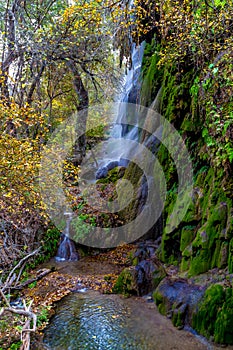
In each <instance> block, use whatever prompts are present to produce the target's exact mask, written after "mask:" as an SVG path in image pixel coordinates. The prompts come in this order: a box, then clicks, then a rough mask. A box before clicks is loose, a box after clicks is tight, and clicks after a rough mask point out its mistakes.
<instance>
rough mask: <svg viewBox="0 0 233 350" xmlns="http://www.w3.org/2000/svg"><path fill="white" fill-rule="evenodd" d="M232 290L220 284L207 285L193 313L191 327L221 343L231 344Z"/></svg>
mask: <svg viewBox="0 0 233 350" xmlns="http://www.w3.org/2000/svg"><path fill="white" fill-rule="evenodd" d="M232 324H233V290H232V288H227V289H226V290H224V288H223V286H222V285H219V284H215V285H213V286H211V287H209V288H208V289H207V290H206V292H205V295H204V298H203V300H202V301H201V302H200V303H199V306H198V309H197V311H196V313H195V314H194V315H193V324H192V326H193V328H194V329H196V330H197V331H198V332H199V333H200V334H202V335H204V336H205V337H207V338H209V337H210V336H213V337H214V341H215V342H217V343H222V344H233V328H232Z"/></svg>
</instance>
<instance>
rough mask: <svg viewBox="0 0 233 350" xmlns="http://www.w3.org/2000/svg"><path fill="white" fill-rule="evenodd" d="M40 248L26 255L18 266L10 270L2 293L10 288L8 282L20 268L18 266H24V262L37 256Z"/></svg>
mask: <svg viewBox="0 0 233 350" xmlns="http://www.w3.org/2000/svg"><path fill="white" fill-rule="evenodd" d="M40 249H41V248H38V249H36V250H34V251H33V252H32V253H30V254H28V255H26V256H25V257H24V258H23V259H21V260H20V261H19V262H18V264H17V265H16V266H15V267H14V268H13V269H12V270H11V272H10V273H9V275H8V277H7V279H6V282H5V286H4V287H3V289H2V290H3V292H4V290H6V289H7V288H9V287H10V284H9V282H10V280H11V277H12V276H13V275H14V272H15V271H16V270H17V269H18V268H20V266H22V265H23V264H24V262H25V261H27V260H28V259H30V258H31V257H32V256H34V255H35V254H37V253H38V252H39V251H40Z"/></svg>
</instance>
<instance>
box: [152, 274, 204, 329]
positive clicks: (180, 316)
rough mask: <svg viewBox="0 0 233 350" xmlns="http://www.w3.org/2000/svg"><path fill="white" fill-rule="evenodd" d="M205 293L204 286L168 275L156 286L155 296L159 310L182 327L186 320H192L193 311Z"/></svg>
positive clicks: (175, 324)
mask: <svg viewBox="0 0 233 350" xmlns="http://www.w3.org/2000/svg"><path fill="white" fill-rule="evenodd" d="M203 294H204V288H203V287H200V286H197V285H194V284H190V283H189V282H188V280H185V279H172V278H170V277H167V278H165V279H163V280H162V282H161V283H160V284H159V286H158V287H157V288H156V290H155V291H154V293H153V298H154V301H155V303H156V305H157V307H158V310H159V312H160V313H161V314H163V315H166V316H168V317H169V318H171V320H172V323H173V324H174V326H176V327H178V328H182V327H183V326H184V324H185V322H186V321H188V322H191V317H192V311H193V309H194V308H195V305H196V303H197V301H199V300H200V299H201V297H202V296H203Z"/></svg>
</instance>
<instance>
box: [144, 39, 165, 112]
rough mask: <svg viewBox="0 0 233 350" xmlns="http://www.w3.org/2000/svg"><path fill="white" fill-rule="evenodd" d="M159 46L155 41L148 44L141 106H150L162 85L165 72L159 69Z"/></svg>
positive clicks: (145, 55) (145, 51)
mask: <svg viewBox="0 0 233 350" xmlns="http://www.w3.org/2000/svg"><path fill="white" fill-rule="evenodd" d="M159 50H160V48H159V45H158V44H157V43H156V42H155V41H153V42H152V44H146V47H145V50H144V57H143V62H142V75H143V81H142V88H141V94H140V104H141V105H143V106H150V104H151V103H152V101H153V99H154V98H155V96H156V94H157V92H158V90H159V89H160V87H161V84H162V76H163V70H162V69H158V66H157V63H158V61H159V59H160V57H159Z"/></svg>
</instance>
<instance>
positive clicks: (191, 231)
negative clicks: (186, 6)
mask: <svg viewBox="0 0 233 350" xmlns="http://www.w3.org/2000/svg"><path fill="white" fill-rule="evenodd" d="M195 230H196V226H192V225H190V226H185V227H183V228H182V230H181V238H180V251H181V252H183V251H184V250H185V248H186V247H187V246H188V245H189V244H190V243H191V242H192V241H193V239H194V237H195Z"/></svg>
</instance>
